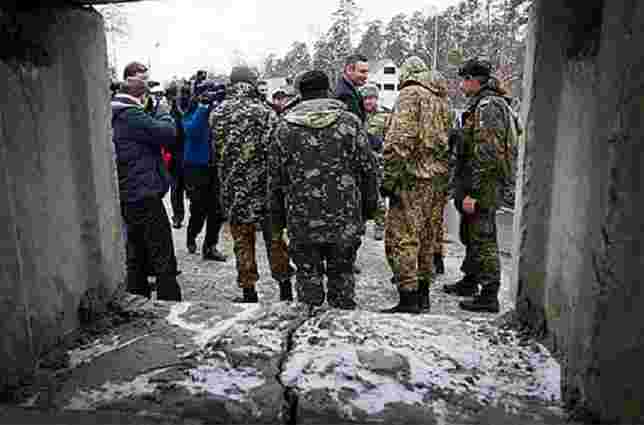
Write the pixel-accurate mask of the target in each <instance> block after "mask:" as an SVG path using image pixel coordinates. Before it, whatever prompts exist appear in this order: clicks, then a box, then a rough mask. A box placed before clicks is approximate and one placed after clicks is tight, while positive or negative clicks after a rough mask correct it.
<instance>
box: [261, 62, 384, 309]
mask: <svg viewBox="0 0 644 425" xmlns="http://www.w3.org/2000/svg"><path fill="white" fill-rule="evenodd" d="M299 91H300V94H301V97H302V101H301V102H300V103H299V104H298V105H297V106H295V107H294V108H293V109H292V110H290V111H289V112H288V113H287V114H286V115H284V117H283V121H282V122H280V124H279V125H278V127H277V129H276V131H275V135H274V142H273V143H272V144H271V152H270V169H271V180H270V196H271V213H272V223H273V226H274V227H275V229H276V230H277V231H278V232H279V231H280V229H282V228H284V227H287V228H288V233H289V242H290V247H289V253H290V254H291V257H292V258H293V260H294V262H295V265H296V266H297V274H296V276H297V284H296V288H297V294H298V300H299V301H300V302H304V303H306V304H308V305H309V306H311V307H313V306H319V305H321V304H322V303H323V302H324V298H325V294H324V287H323V276H324V274H325V273H326V275H327V277H328V281H327V288H328V293H327V299H328V302H329V305H331V306H332V307H336V308H342V309H354V308H355V306H356V304H355V301H354V287H355V280H354V275H353V271H352V267H353V261H354V255H353V250H354V247H355V244H356V241H357V240H358V239H359V238H360V230H361V225H362V222H363V220H364V219H365V218H367V217H372V216H373V214H374V213H375V210H376V208H377V199H378V192H377V191H378V188H377V183H376V170H375V162H374V160H373V157H372V154H371V152H370V149H369V146H368V142H367V133H366V131H365V128H364V126H363V124H362V123H361V122H360V119H359V118H358V117H357V116H355V115H354V114H352V113H350V112H348V111H347V109H346V106H345V105H344V104H343V103H342V102H340V101H338V100H335V99H330V98H329V79H328V77H327V75H326V74H325V73H324V72H322V71H309V72H307V73H305V74H304V75H303V76H302V78H301V80H300V82H299ZM324 262H326V271H325V267H324V265H323V264H324Z"/></svg>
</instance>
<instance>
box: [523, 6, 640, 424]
mask: <svg viewBox="0 0 644 425" xmlns="http://www.w3.org/2000/svg"><path fill="white" fill-rule="evenodd" d="M641 22H644V4H642V3H641V2H638V1H636V0H630V1H623V2H608V1H601V0H592V1H588V0H579V1H576V0H566V1H562V2H551V1H545V0H537V1H536V2H535V9H534V11H533V20H532V23H531V25H532V27H533V30H534V33H533V34H532V38H531V40H530V42H529V47H528V57H527V60H526V62H527V63H526V65H527V69H526V83H525V86H524V90H525V93H526V96H525V99H526V104H525V105H524V110H525V111H526V128H527V138H526V143H525V149H524V152H523V158H524V167H525V168H524V172H525V176H524V181H523V183H524V185H523V191H522V193H521V197H522V202H521V205H520V206H519V208H518V217H517V220H518V221H517V222H516V229H517V231H518V237H517V238H516V239H517V241H516V243H515V256H516V264H517V268H516V279H517V285H518V299H517V305H518V310H519V312H520V313H521V315H522V317H523V318H524V320H526V321H527V322H528V323H529V324H531V325H532V326H533V327H534V328H535V329H536V330H539V331H542V332H544V334H546V335H548V336H549V337H550V343H551V347H552V348H553V349H554V350H555V351H556V352H557V353H559V354H560V357H561V359H562V366H563V373H562V380H563V382H562V389H563V392H564V398H565V400H566V401H567V402H568V403H569V405H570V406H571V407H575V408H578V409H579V411H582V412H586V413H587V414H589V415H590V416H591V417H593V418H596V419H600V420H602V421H605V422H606V423H615V422H616V423H624V424H625V423H644V372H643V371H644V368H642V365H641V362H642V359H644V308H642V306H644V291H643V290H642V286H641V283H640V281H641V273H642V266H643V265H644V262H643V257H642V247H641V242H642V239H643V238H642V236H643V231H644V218H643V217H644V215H642V214H641V212H640V211H638V209H639V203H640V200H641V199H640V197H641V194H642V190H641V189H642V173H641V171H640V165H641V164H642V163H643V161H644V154H643V152H644V149H643V148H644V147H643V146H642V145H641V144H640V142H641V140H642V137H643V136H644V127H643V126H642V123H641V122H642V118H643V114H644V60H643V59H644V51H642V49H641V48H640V47H639V46H641V44H642V42H644V27H643V26H642V25H641Z"/></svg>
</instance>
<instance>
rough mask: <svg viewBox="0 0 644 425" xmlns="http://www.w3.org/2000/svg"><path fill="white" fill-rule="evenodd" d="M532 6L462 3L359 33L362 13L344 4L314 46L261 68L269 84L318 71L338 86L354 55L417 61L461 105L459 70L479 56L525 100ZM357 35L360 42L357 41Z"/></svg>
mask: <svg viewBox="0 0 644 425" xmlns="http://www.w3.org/2000/svg"><path fill="white" fill-rule="evenodd" d="M531 4H532V0H463V1H461V2H460V3H459V4H457V5H455V6H452V7H449V8H447V9H446V10H444V11H443V12H441V13H433V14H426V13H425V12H423V11H415V12H413V13H412V14H411V15H406V14H404V13H400V14H397V15H395V16H394V17H392V18H391V19H390V20H389V22H386V23H385V22H383V21H382V20H374V21H370V22H366V23H365V24H364V25H363V26H362V28H360V27H359V25H358V16H359V14H360V12H361V11H360V9H359V7H358V6H357V4H356V2H355V0H339V3H338V7H337V9H336V10H335V11H334V12H333V14H332V23H331V26H330V27H329V29H328V30H327V31H326V32H324V33H322V34H321V35H320V36H319V37H318V39H317V40H315V41H314V42H313V43H312V46H309V45H307V43H305V42H303V41H294V42H293V43H292V45H291V47H290V49H289V50H288V51H287V53H286V54H285V55H284V56H283V57H279V56H278V55H276V54H269V55H268V56H267V57H266V58H265V59H264V61H263V63H262V64H261V68H262V70H263V74H264V76H265V78H272V77H291V78H292V77H293V76H295V75H297V74H298V73H299V72H302V71H304V70H307V69H310V68H316V69H321V70H323V71H325V72H326V73H327V74H328V75H329V76H330V78H331V79H332V80H333V81H335V80H336V79H337V78H338V77H339V74H340V71H341V69H342V65H343V61H344V58H345V57H346V56H347V55H349V54H350V53H352V52H354V51H355V52H359V53H362V54H364V55H365V56H367V58H369V60H370V61H378V60H382V59H385V58H386V59H391V60H393V62H395V63H396V65H398V66H400V65H401V64H402V63H403V61H404V60H405V59H406V58H407V57H409V56H412V55H416V56H419V57H420V58H422V59H423V60H424V61H425V62H426V63H427V64H428V65H429V66H430V67H432V68H434V67H435V68H436V69H437V70H439V71H440V72H441V73H442V74H443V75H444V76H445V77H446V78H447V79H448V81H449V89H450V95H451V96H450V97H451V98H452V99H453V100H454V102H456V103H461V102H462V101H463V99H462V97H461V96H460V94H459V93H458V79H457V71H458V66H459V64H460V63H461V62H462V61H463V60H464V59H466V58H470V57H475V56H478V57H485V58H487V59H488V60H489V61H490V62H491V63H492V65H493V66H494V69H495V70H496V75H497V77H499V78H500V79H501V80H502V81H503V82H504V83H505V84H506V87H508V88H509V89H510V91H511V92H512V94H513V95H514V96H518V97H520V95H521V93H520V89H521V80H522V76H523V75H522V74H523V62H524V56H525V36H526V26H527V25H526V24H527V21H528V15H529V8H530V6H531ZM358 32H361V37H359V39H356V40H355V41H354V38H355V34H356V33H358Z"/></svg>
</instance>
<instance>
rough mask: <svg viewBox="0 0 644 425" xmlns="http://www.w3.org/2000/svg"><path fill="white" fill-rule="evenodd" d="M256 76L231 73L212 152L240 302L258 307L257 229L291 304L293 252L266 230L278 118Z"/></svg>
mask: <svg viewBox="0 0 644 425" xmlns="http://www.w3.org/2000/svg"><path fill="white" fill-rule="evenodd" d="M257 79H258V76H257V73H256V72H255V71H254V70H252V69H250V68H249V67H247V66H236V67H234V68H233V69H232V71H231V73H230V87H229V90H228V91H227V96H226V99H225V100H224V101H223V102H222V103H221V105H220V106H219V107H218V108H216V109H215V110H214V111H213V112H212V113H211V115H210V128H211V131H212V143H213V152H214V153H215V154H216V155H217V165H218V169H219V182H220V185H221V186H220V194H221V206H222V209H223V212H224V215H225V217H226V219H227V220H228V222H229V224H230V231H231V233H232V236H233V240H234V251H235V257H236V260H237V283H238V285H239V286H240V288H242V292H243V296H242V298H238V299H236V300H235V301H237V302H245V303H253V302H257V301H258V297H257V291H256V289H255V284H256V283H257V281H258V279H259V275H258V273H257V260H256V256H255V232H256V225H262V227H263V228H264V229H265V231H264V242H265V243H266V245H267V249H268V250H269V252H268V253H269V261H270V263H271V273H272V276H273V278H274V279H275V280H276V281H277V282H279V285H280V300H282V301H289V300H292V297H293V295H292V289H291V282H290V274H289V271H288V251H287V246H286V241H285V240H284V238H281V237H280V238H271V235H270V227H269V226H268V225H267V224H266V219H267V214H266V213H267V211H266V196H267V193H266V191H267V187H268V184H267V181H268V164H267V155H268V147H269V139H270V133H271V131H272V129H273V127H274V126H275V124H276V123H277V120H278V118H277V115H276V114H275V112H274V111H273V110H272V109H271V108H269V107H268V106H267V105H266V104H265V103H264V102H263V101H262V99H261V98H260V96H259V93H258V91H257V86H256V83H257Z"/></svg>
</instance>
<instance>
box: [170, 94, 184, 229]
mask: <svg viewBox="0 0 644 425" xmlns="http://www.w3.org/2000/svg"><path fill="white" fill-rule="evenodd" d="M166 96H167V98H168V101H169V102H170V108H171V109H170V115H172V118H174V121H175V123H176V125H177V143H175V144H174V145H173V146H170V147H169V150H170V153H171V155H172V156H171V160H170V166H169V167H168V171H170V174H171V175H172V185H171V187H170V202H171V204H172V227H174V228H175V229H180V228H181V226H182V225H183V218H184V216H185V207H184V200H183V195H184V192H185V182H184V175H183V145H184V140H185V135H184V131H183V123H182V120H183V113H184V111H182V110H181V107H180V105H179V86H178V84H177V82H172V84H171V85H170V87H168V89H167V90H166Z"/></svg>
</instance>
